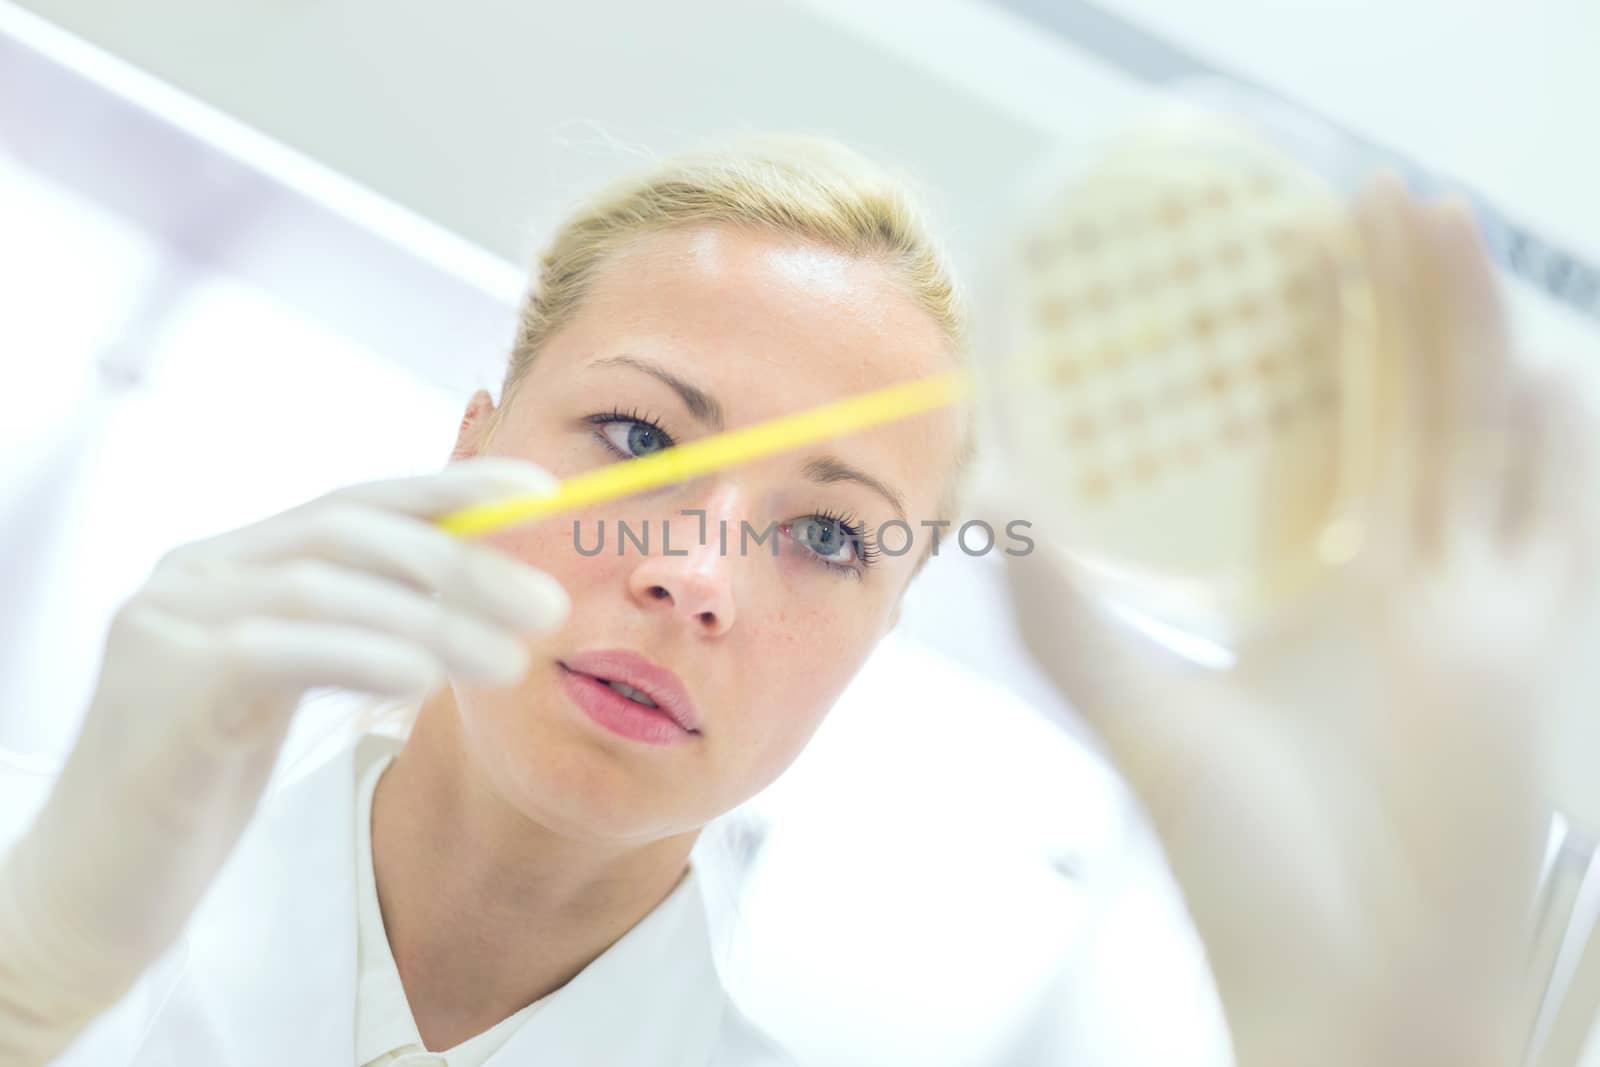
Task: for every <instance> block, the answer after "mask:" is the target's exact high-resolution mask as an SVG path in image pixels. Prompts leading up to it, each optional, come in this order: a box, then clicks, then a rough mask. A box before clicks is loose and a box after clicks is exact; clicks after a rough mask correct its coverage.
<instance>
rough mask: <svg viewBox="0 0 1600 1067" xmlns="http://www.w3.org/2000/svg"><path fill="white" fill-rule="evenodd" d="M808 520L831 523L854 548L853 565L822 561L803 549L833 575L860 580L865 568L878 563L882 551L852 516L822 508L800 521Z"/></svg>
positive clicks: (861, 524) (814, 554)
mask: <svg viewBox="0 0 1600 1067" xmlns="http://www.w3.org/2000/svg"><path fill="white" fill-rule="evenodd" d="M808 519H809V520H814V521H817V522H827V523H833V524H834V525H835V526H837V527H838V528H839V532H840V533H842V534H844V536H845V539H846V540H848V541H850V542H851V543H852V544H854V545H855V546H856V548H855V556H856V558H855V563H835V562H834V561H833V560H831V559H824V558H823V557H822V556H819V555H817V554H816V553H815V552H812V551H811V550H810V549H805V551H806V552H807V553H808V554H809V555H810V556H811V557H812V558H813V559H815V560H816V561H817V562H818V563H820V564H822V565H823V566H824V567H827V568H828V569H829V570H831V571H834V572H835V573H838V574H843V575H845V576H847V577H851V578H860V577H861V576H862V574H863V573H864V572H865V571H866V570H867V568H869V567H871V566H872V565H873V564H874V563H876V562H877V561H878V557H879V556H881V555H882V554H883V550H882V549H881V548H879V547H878V546H877V544H876V543H875V542H873V541H872V540H871V539H870V538H868V537H867V535H866V530H867V528H866V525H865V524H864V523H862V522H861V520H859V519H857V518H856V517H855V516H854V515H844V514H840V513H838V512H834V511H829V510H828V509H826V508H824V509H822V510H820V511H816V512H813V513H812V514H810V515H807V516H805V518H804V519H802V520H800V521H802V522H804V521H806V520H808ZM856 564H860V566H857V565H856Z"/></svg>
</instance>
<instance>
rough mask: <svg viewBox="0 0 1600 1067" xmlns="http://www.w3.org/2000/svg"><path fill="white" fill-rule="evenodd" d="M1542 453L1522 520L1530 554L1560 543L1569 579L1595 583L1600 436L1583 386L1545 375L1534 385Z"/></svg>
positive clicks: (1530, 478) (1532, 474) (1599, 514)
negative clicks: (1535, 546)
mask: <svg viewBox="0 0 1600 1067" xmlns="http://www.w3.org/2000/svg"><path fill="white" fill-rule="evenodd" d="M1532 390H1533V394H1534V397H1535V402H1536V404H1537V421H1538V424H1539V436H1540V440H1541V445H1542V447H1541V451H1540V454H1539V456H1538V458H1537V461H1536V463H1535V464H1533V467H1532V469H1531V470H1530V472H1529V474H1528V486H1527V488H1526V490H1525V492H1524V495H1525V498H1526V503H1525V505H1524V508H1523V512H1522V514H1521V515H1520V516H1519V519H1520V522H1519V531H1520V533H1521V537H1520V539H1519V541H1518V544H1517V547H1519V548H1522V549H1524V550H1526V548H1527V547H1529V546H1530V545H1531V542H1533V541H1534V540H1535V539H1538V538H1545V539H1548V540H1551V541H1553V542H1555V543H1556V545H1557V547H1558V548H1559V555H1560V556H1561V558H1562V563H1563V565H1564V568H1565V570H1566V571H1567V572H1568V575H1569V581H1571V582H1573V583H1574V584H1576V585H1579V586H1582V585H1583V584H1584V583H1585V582H1588V581H1592V580H1593V571H1594V567H1595V565H1596V555H1597V553H1600V528H1597V526H1600V434H1597V432H1596V431H1597V425H1596V419H1595V412H1594V410H1593V407H1592V405H1590V404H1589V403H1588V401H1587V398H1586V397H1585V396H1584V393H1583V390H1582V387H1581V383H1579V382H1576V381H1574V380H1573V379H1572V378H1571V377H1570V376H1569V375H1567V374H1564V373H1546V374H1544V375H1542V376H1540V377H1539V378H1538V379H1536V380H1535V384H1534V385H1533V387H1532Z"/></svg>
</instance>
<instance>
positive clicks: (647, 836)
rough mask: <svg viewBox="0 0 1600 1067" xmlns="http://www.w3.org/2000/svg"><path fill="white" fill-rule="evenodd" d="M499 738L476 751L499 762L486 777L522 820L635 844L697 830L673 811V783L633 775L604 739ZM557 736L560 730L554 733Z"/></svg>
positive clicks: (676, 801) (676, 796)
mask: <svg viewBox="0 0 1600 1067" xmlns="http://www.w3.org/2000/svg"><path fill="white" fill-rule="evenodd" d="M528 733H529V734H535V735H538V736H528V737H519V738H516V739H512V738H504V739H503V742H504V743H503V744H496V745H494V746H492V751H491V752H486V753H484V754H483V755H484V757H486V758H487V759H492V760H494V761H495V763H497V764H498V765H499V766H498V767H497V768H496V771H497V772H498V773H495V772H491V774H490V778H491V780H493V781H494V782H495V783H496V785H497V787H498V788H499V790H500V792H501V793H502V795H503V796H504V797H505V799H506V800H507V801H508V802H509V803H510V804H511V805H512V806H513V807H515V808H516V809H517V810H518V811H520V812H521V813H522V814H523V815H525V816H526V817H527V818H528V819H529V820H530V821H532V822H534V823H536V824H538V825H539V826H542V827H544V828H545V829H546V830H549V831H550V832H552V833H555V834H559V835H561V836H562V837H570V838H575V839H588V840H601V841H616V842H643V841H652V840H658V839H660V838H664V837H671V836H673V835H675V834H679V833H683V832H685V831H688V830H693V829H696V828H698V826H699V825H700V824H701V823H703V822H704V821H705V820H695V819H694V818H692V817H689V816H687V815H686V814H684V813H683V812H682V811H681V806H682V804H683V801H684V799H685V797H684V795H683V791H682V790H681V789H674V788H672V786H671V783H670V782H664V781H661V780H660V776H659V775H655V774H646V773H641V768H639V767H638V766H637V765H636V764H632V763H631V762H630V761H629V760H627V759H626V758H624V757H622V756H621V755H620V754H619V753H617V752H616V751H613V750H608V748H607V747H606V746H604V745H600V744H596V743H594V742H593V741H592V740H591V739H589V738H586V737H582V736H573V734H572V733H569V732H567V731H559V730H554V731H549V730H533V731H528ZM563 734H564V735H565V736H561V735H563Z"/></svg>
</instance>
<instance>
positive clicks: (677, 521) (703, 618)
mask: <svg viewBox="0 0 1600 1067" xmlns="http://www.w3.org/2000/svg"><path fill="white" fill-rule="evenodd" d="M685 510H688V511H690V513H689V514H681V515H677V516H674V517H673V518H671V519H668V520H666V521H665V522H664V523H663V533H664V539H663V541H662V543H661V544H660V545H659V546H652V547H654V548H655V549H656V550H655V551H653V552H651V553H650V554H649V555H646V556H643V557H642V558H641V559H640V560H639V564H638V566H636V567H635V568H634V569H633V572H632V573H631V574H630V575H629V576H628V591H629V593H630V594H631V595H632V597H633V599H634V600H635V602H637V603H638V604H639V605H640V606H641V607H643V608H644V609H645V610H646V611H660V610H667V611H670V612H671V613H672V616H673V617H674V618H675V619H677V620H679V621H681V622H682V623H683V624H685V625H688V626H692V627H694V628H695V629H696V630H697V631H699V632H700V633H702V634H704V635H706V636H708V637H715V636H720V635H722V634H725V633H727V632H728V630H729V629H731V628H732V626H733V621H734V615H735V609H734V593H733V566H732V563H733V561H732V560H731V559H730V558H729V556H728V553H727V552H726V551H725V550H724V547H725V546H724V545H723V544H722V539H721V537H720V531H721V530H722V529H723V528H724V527H723V525H722V524H723V523H724V522H726V523H727V527H728V528H731V529H733V530H735V531H736V530H737V529H738V518H737V515H738V508H737V494H736V493H735V492H734V491H732V490H731V489H729V490H727V491H723V492H718V493H717V494H715V495H714V496H711V497H708V498H706V499H704V500H703V501H702V502H701V504H700V506H699V507H695V506H694V505H690V506H688V507H686V509H685ZM702 510H703V511H704V512H705V515H704V521H703V522H702V517H701V515H700V511H702ZM669 552H670V554H668V553H669Z"/></svg>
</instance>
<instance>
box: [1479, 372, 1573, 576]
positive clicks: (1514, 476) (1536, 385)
mask: <svg viewBox="0 0 1600 1067" xmlns="http://www.w3.org/2000/svg"><path fill="white" fill-rule="evenodd" d="M1509 391H1510V392H1511V393H1512V396H1511V399H1510V402H1509V407H1510V409H1511V415H1510V418H1509V419H1508V427H1507V434H1506V439H1505V442H1504V447H1505V450H1506V461H1505V464H1504V467H1505V474H1504V477H1503V478H1502V479H1501V482H1502V484H1501V486H1500V493H1499V499H1498V501H1497V507H1496V509H1495V510H1496V515H1495V519H1496V522H1495V527H1496V530H1497V532H1498V534H1499V543H1500V544H1502V545H1503V546H1504V547H1506V548H1507V549H1510V550H1512V551H1516V550H1518V549H1519V548H1521V547H1523V545H1524V544H1525V543H1526V542H1527V540H1528V538H1529V537H1530V536H1532V535H1533V532H1534V531H1535V530H1538V529H1540V528H1541V527H1542V525H1543V521H1544V519H1545V517H1546V516H1547V514H1549V513H1550V509H1551V507H1552V505H1553V504H1554V501H1553V500H1552V499H1551V497H1552V491H1551V487H1552V484H1553V483H1555V482H1558V481H1560V480H1561V479H1560V478H1559V476H1558V475H1557V473H1556V470H1555V469H1554V465H1555V464H1558V463H1560V462H1561V459H1560V456H1559V455H1558V454H1556V449H1557V443H1556V441H1555V436H1556V434H1558V433H1559V432H1560V431H1559V430H1558V428H1557V427H1556V426H1555V425H1554V423H1555V422H1556V421H1558V420H1560V419H1561V418H1562V417H1563V416H1562V414H1561V413H1560V411H1559V407H1560V405H1561V403H1562V401H1561V398H1560V397H1559V396H1557V395H1556V394H1554V393H1553V392H1552V385H1551V383H1550V382H1548V381H1544V380H1541V379H1538V378H1535V377H1532V376H1527V377H1524V378H1523V379H1521V380H1520V381H1517V382H1515V383H1514V384H1513V385H1512V386H1511V387H1510V389H1509Z"/></svg>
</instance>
